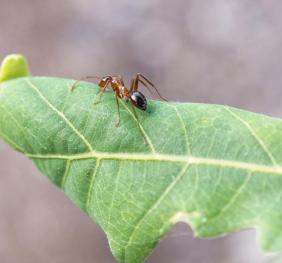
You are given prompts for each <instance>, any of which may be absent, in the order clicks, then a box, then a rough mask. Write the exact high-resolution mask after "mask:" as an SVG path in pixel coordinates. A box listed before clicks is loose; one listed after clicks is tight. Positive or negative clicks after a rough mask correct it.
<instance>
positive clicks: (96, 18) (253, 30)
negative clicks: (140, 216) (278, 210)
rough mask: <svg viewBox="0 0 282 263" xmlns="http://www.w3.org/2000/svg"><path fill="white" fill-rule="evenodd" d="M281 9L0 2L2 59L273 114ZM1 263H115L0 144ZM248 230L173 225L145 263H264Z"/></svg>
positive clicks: (263, 3)
mask: <svg viewBox="0 0 282 263" xmlns="http://www.w3.org/2000/svg"><path fill="white" fill-rule="evenodd" d="M281 11H282V1H278V0H276V1H275V0H256V1H253V0H238V1H234V0H232V1H231V0H230V1H228V0H225V1H224V0H213V1H206V0H205V1H204V0H176V1H172V0H171V1H168V0H139V1H134V0H116V1H110V0H104V1H91V0H80V1H77V0H70V1H66V0H60V1H53V0H49V1H35V0H0V57H4V56H5V55H7V54H9V53H13V52H20V53H23V54H25V55H26V56H27V58H28V59H29V61H30V67H31V71H32V73H33V75H52V76H61V77H67V78H76V79H77V78H79V77H81V76H84V75H87V74H96V75H105V74H122V75H123V76H124V78H125V80H127V81H128V80H129V79H130V78H131V76H132V75H133V74H135V73H137V72H142V73H144V74H145V75H146V76H148V78H150V79H151V80H152V81H153V82H154V83H155V84H156V85H157V86H158V88H159V90H160V91H161V93H162V94H163V96H165V97H166V98H169V99H170V100H178V101H192V102H204V103H219V104H228V105H232V106H236V107H240V108H244V109H247V110H252V111H256V112H263V113H265V114H269V115H272V116H277V117H281V116H282V107H281V97H282V96H281V95H282V88H281V84H282V74H281V69H282V59H281V58H282V56H281V52H282V16H281ZM0 176H1V184H0V262H1V263H12V262H21V263H25V262H28V263H33V262H44V263H45V262H46V263H47V262H48V263H50V262H52V263H53V262H54V263H74V262H84V263H90V262H91V263H94V262H100V263H104V262H105V263H106V262H109V263H110V262H115V260H114V259H113V258H112V256H111V254H110V252H109V248H108V245H107V241H106V238H105V236H104V234H103V232H102V231H101V229H100V228H99V227H98V226H97V225H96V224H94V223H93V222H91V220H90V219H89V218H88V217H87V216H86V215H85V214H83V213H82V212H81V211H80V210H79V209H78V208H76V207H75V206H74V205H73V204H72V203H71V201H69V200H68V198H67V197H66V196H65V195H64V194H63V192H62V191H60V190H59V189H57V188H56V187H55V186H53V185H52V184H51V183H49V182H48V180H47V179H46V178H45V177H43V176H42V175H40V173H39V172H38V171H37V170H36V168H35V167H34V165H33V164H32V163H31V162H30V161H29V160H27V159H26V158H24V157H23V156H21V155H20V154H18V153H16V152H14V151H12V150H11V149H10V148H9V147H8V146H7V145H5V144H4V143H2V142H0ZM255 236H256V234H255V231H244V232H241V233H237V234H233V235H230V236H228V237H222V238H219V239H215V240H200V239H197V238H194V237H193V233H192V231H191V230H190V229H189V228H188V227H187V226H186V225H184V224H179V225H177V226H176V227H175V228H174V230H173V231H172V232H171V233H170V234H169V235H168V237H167V238H166V239H165V240H164V241H162V242H161V244H160V245H159V246H158V248H157V249H156V250H155V252H154V253H153V255H152V256H151V257H150V259H149V260H148V261H147V262H151V263H152V262H162V263H168V262H175V263H182V262H183V263H184V262H185V263H187V262H193V263H194V262H197V263H201V262H216V263H221V262H225V263H226V262H227V263H231V262H234V263H235V262H236V263H237V262H241V263H244V262H258V263H260V262H274V261H273V258H274V257H275V256H273V255H272V256H264V255H262V253H261V252H260V251H259V249H258V247H257V244H256V238H255Z"/></svg>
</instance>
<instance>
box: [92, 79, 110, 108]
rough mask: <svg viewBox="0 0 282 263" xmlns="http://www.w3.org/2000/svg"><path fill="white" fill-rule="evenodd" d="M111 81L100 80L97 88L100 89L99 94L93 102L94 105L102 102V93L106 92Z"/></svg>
mask: <svg viewBox="0 0 282 263" xmlns="http://www.w3.org/2000/svg"><path fill="white" fill-rule="evenodd" d="M111 81H112V79H111V78H107V79H106V80H101V81H100V83H99V87H100V92H99V94H98V95H97V97H98V99H97V100H96V101H95V102H94V104H98V103H100V102H101V100H102V96H103V94H104V92H105V91H106V89H107V87H108V86H109V84H110V83H111Z"/></svg>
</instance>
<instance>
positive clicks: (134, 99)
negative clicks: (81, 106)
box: [71, 73, 167, 141]
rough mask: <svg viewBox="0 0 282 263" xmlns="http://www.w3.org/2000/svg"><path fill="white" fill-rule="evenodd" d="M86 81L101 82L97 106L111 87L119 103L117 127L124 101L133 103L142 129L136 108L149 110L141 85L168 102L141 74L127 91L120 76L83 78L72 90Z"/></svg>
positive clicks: (133, 80) (137, 75) (134, 79)
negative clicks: (95, 80)
mask: <svg viewBox="0 0 282 263" xmlns="http://www.w3.org/2000/svg"><path fill="white" fill-rule="evenodd" d="M86 79H98V80H99V84H98V86H99V87H100V93H99V95H98V96H99V97H98V101H96V102H95V104H97V103H99V102H100V101H101V98H102V95H103V94H104V92H105V91H106V89H107V88H109V87H110V88H112V90H113V91H114V93H115V97H116V103H117V110H118V121H117V123H116V126H119V124H120V107H119V99H124V100H125V101H126V102H131V105H132V109H133V113H134V116H135V118H136V120H137V122H138V124H139V128H140V123H139V119H138V116H137V113H136V110H135V108H134V107H136V108H138V109H140V110H142V111H146V109H147V99H146V97H145V96H144V95H143V93H141V92H140V91H138V88H139V87H138V85H139V83H141V84H143V85H144V87H146V88H147V89H148V90H149V92H150V93H152V91H151V89H150V88H153V89H154V90H155V91H156V92H157V94H158V96H159V97H160V98H161V99H162V100H164V101H167V100H166V99H165V98H163V97H162V96H161V94H160V93H159V91H158V90H157V88H156V87H155V86H154V84H153V83H152V82H151V81H149V80H148V79H147V78H146V77H144V76H143V75H142V74H139V73H138V74H136V76H135V77H133V78H132V80H131V85H130V88H129V89H127V88H126V87H125V85H124V82H123V79H122V77H121V76H120V75H118V76H105V77H102V78H100V77H97V76H86V77H83V78H81V79H79V80H78V81H76V82H75V83H74V84H73V86H72V88H71V90H73V89H74V88H75V86H76V84H77V83H78V82H79V81H82V80H86ZM133 106H134V107H133ZM141 133H142V131H141ZM142 135H143V133H142ZM143 137H144V135H143ZM144 139H145V138H144ZM145 141H146V139H145Z"/></svg>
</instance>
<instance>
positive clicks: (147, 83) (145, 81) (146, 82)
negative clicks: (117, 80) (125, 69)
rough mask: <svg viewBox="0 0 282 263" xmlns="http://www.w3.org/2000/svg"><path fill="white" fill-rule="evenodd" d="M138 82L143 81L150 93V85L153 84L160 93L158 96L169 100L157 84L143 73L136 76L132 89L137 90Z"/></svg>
mask: <svg viewBox="0 0 282 263" xmlns="http://www.w3.org/2000/svg"><path fill="white" fill-rule="evenodd" d="M138 82H141V83H142V84H143V85H144V86H145V87H146V88H147V89H148V90H149V91H150V93H152V92H151V90H150V87H149V86H151V87H152V88H153V89H154V90H155V91H156V92H157V94H158V96H159V97H160V98H161V99H162V100H164V101H167V99H165V98H164V97H163V96H162V95H161V94H160V93H159V91H158V89H157V88H156V87H155V85H154V84H153V83H152V82H151V81H150V80H148V79H147V78H146V77H144V76H143V75H142V74H140V73H138V74H137V75H136V77H135V80H134V83H133V87H131V89H132V91H136V90H138Z"/></svg>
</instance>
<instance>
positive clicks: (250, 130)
mask: <svg viewBox="0 0 282 263" xmlns="http://www.w3.org/2000/svg"><path fill="white" fill-rule="evenodd" d="M224 108H225V109H226V111H227V112H229V113H230V114H231V115H232V116H233V117H234V118H236V119H237V120H239V121H240V122H241V123H242V124H243V125H244V126H245V127H246V128H247V129H248V130H249V132H250V133H251V134H252V136H253V137H254V138H255V139H256V141H257V142H258V144H259V145H260V146H261V148H262V149H263V150H264V152H265V153H266V154H267V156H268V158H269V159H270V161H271V162H272V164H273V165H275V166H278V164H277V162H276V160H275V158H274V157H273V155H272V154H271V152H270V151H269V150H268V148H267V147H266V145H265V144H264V142H263V141H262V139H261V138H260V137H259V136H258V135H257V134H256V132H255V130H254V129H253V128H252V126H251V125H250V124H249V123H247V122H246V121H245V120H243V119H242V118H241V117H240V116H239V115H238V114H236V113H235V112H234V111H232V110H231V109H230V108H229V107H227V106H225V107H224Z"/></svg>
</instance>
